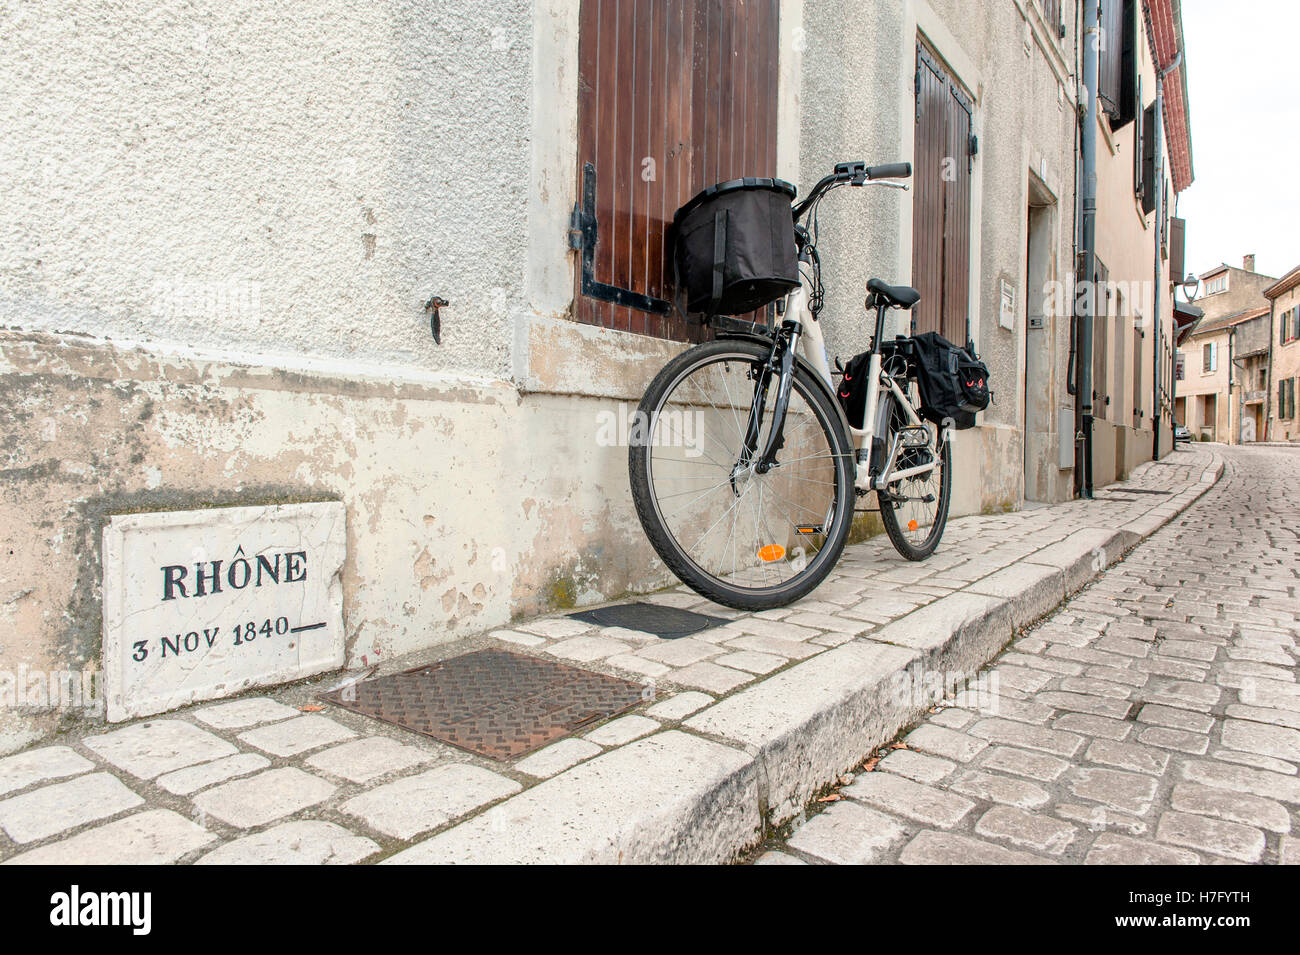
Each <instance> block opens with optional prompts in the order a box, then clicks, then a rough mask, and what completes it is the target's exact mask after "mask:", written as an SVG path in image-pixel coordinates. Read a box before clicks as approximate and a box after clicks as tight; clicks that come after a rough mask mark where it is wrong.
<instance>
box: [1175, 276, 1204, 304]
mask: <svg viewBox="0 0 1300 955" xmlns="http://www.w3.org/2000/svg"><path fill="white" fill-rule="evenodd" d="M1200 285H1201V280H1200V279H1199V278H1197V277H1196V276H1195V275H1194V274H1192V273H1191V272H1188V273H1187V278H1185V279H1183V282H1182V284H1181V285H1179V286H1178V287H1179V288H1181V289H1182V290H1183V294H1184V295H1185V296H1187V301H1189V302H1190V301H1191V300H1192V299H1194V298H1196V291H1197V289H1198V288H1200Z"/></svg>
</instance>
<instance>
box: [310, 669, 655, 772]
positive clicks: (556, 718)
mask: <svg viewBox="0 0 1300 955" xmlns="http://www.w3.org/2000/svg"><path fill="white" fill-rule="evenodd" d="M642 689H643V687H641V686H640V685H639V684H636V683H632V682H629V681H628V680H620V679H617V678H615V677H611V676H605V675H604V674H603V673H593V672H592V671H590V670H582V669H579V668H578V667H572V666H567V665H565V664H563V663H557V662H555V661H553V660H544V659H541V658H539V657H530V656H526V655H524V654H521V653H511V652H509V651H507V650H479V651H477V652H475V653H466V654H464V655H463V656H459V657H452V658H451V659H449V660H442V661H441V662H439V663H434V664H430V665H429V666H422V667H416V668H415V669H412V670H407V671H405V672H403V673H394V674H391V675H389V676H383V677H379V678H378V679H374V680H367V681H365V682H364V683H357V684H354V685H352V686H348V687H344V688H343V689H339V690H332V691H330V692H329V693H323V694H321V696H320V699H322V700H325V701H327V702H330V703H333V704H335V705H336V706H341V707H343V708H344V709H346V710H351V711H352V712H354V713H360V714H362V715H363V716H370V717H373V718H374V719H377V720H383V721H384V722H386V723H393V724H395V725H397V726H402V727H405V728H406V729H409V730H414V731H415V732H417V733H423V734H424V735H425V736H432V737H433V738H434V739H437V740H442V741H443V742H444V743H450V744H451V745H452V746H457V747H459V748H460V749H465V750H469V751H470V752H471V753H478V754H479V755H480V756H486V757H488V758H489V759H497V760H505V759H512V758H514V757H516V756H522V755H524V754H525V753H529V752H532V751H533V750H535V749H538V748H539V747H541V746H544V745H546V744H547V743H549V742H551V741H552V740H555V739H558V738H559V737H561V736H567V735H568V734H569V733H572V732H573V731H574V730H577V729H580V728H581V727H583V726H585V725H587V724H588V723H594V722H595V721H597V720H600V719H604V718H605V717H607V716H613V715H614V714H616V713H621V712H623V711H624V710H627V709H631V708H632V707H633V706H636V704H637V703H639V702H641V693H642Z"/></svg>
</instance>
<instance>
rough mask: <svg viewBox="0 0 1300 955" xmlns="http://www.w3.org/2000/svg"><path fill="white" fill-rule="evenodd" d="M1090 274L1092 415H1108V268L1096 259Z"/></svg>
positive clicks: (1104, 416) (1098, 416) (1100, 416)
mask: <svg viewBox="0 0 1300 955" xmlns="http://www.w3.org/2000/svg"><path fill="white" fill-rule="evenodd" d="M1096 262H1097V271H1096V273H1095V274H1094V275H1093V281H1094V285H1093V297H1092V303H1093V304H1092V312H1093V321H1092V414H1093V417H1095V418H1106V417H1109V415H1108V414H1107V410H1106V406H1107V405H1108V404H1109V403H1110V402H1109V400H1108V397H1107V396H1108V395H1109V394H1110V388H1109V381H1108V380H1107V375H1108V374H1109V372H1110V363H1109V361H1108V360H1107V357H1108V350H1107V347H1106V344H1107V338H1108V337H1109V335H1110V291H1109V289H1110V270H1109V269H1107V268H1106V266H1105V265H1104V264H1103V263H1102V261H1101V259H1097V260H1096Z"/></svg>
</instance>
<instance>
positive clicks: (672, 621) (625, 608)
mask: <svg viewBox="0 0 1300 955" xmlns="http://www.w3.org/2000/svg"><path fill="white" fill-rule="evenodd" d="M569 616H570V617H572V618H573V619H574V620H581V621H582V622H583V623H594V624H595V625H596V626H598V627H622V628H623V629H625V630H640V631H642V632H644V633H653V634H654V635H655V636H657V637H663V638H665V639H667V640H672V639H675V638H677V637H686V636H689V635H691V634H692V633H699V632H700V631H701V630H708V629H709V628H710V627H716V626H718V624H721V623H730V622H731V621H730V620H728V619H727V618H725V617H711V616H709V615H708V614H703V613H695V611H693V610H679V609H678V608H677V607H661V606H660V605H659V604H647V603H630V604H616V605H614V606H612V607H597V608H596V609H594V610H583V611H581V612H579V613H571V614H569Z"/></svg>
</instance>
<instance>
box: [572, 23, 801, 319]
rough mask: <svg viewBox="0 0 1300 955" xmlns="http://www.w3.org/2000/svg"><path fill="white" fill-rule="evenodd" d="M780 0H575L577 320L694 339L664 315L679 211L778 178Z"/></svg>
mask: <svg viewBox="0 0 1300 955" xmlns="http://www.w3.org/2000/svg"><path fill="white" fill-rule="evenodd" d="M777 21H778V0H682V2H679V3H667V2H664V0H582V2H581V6H580V8H579V14H578V31H579V33H578V59H579V66H578V169H577V172H578V195H579V196H580V197H581V202H580V208H579V210H578V212H579V216H580V219H581V221H582V223H583V227H582V230H581V235H582V238H581V240H580V241H581V245H582V248H581V250H580V256H581V259H580V267H579V268H578V269H577V273H578V274H577V277H576V284H577V287H576V289H575V292H576V295H575V302H574V313H575V316H576V318H577V319H578V320H579V321H582V322H586V323H588V324H593V325H601V326H604V327H606V328H615V329H619V330H622V331H630V332H637V333H640V334H646V335H654V336H658V337H663V338H679V339H680V338H687V337H694V338H698V337H700V334H701V333H700V332H699V330H698V329H691V328H689V327H688V326H687V325H686V323H685V322H683V321H681V320H680V319H679V318H676V317H674V316H672V315H671V314H670V305H669V301H670V300H671V298H672V295H673V290H672V287H671V286H672V272H673V270H672V259H671V249H669V248H668V247H667V242H666V233H667V228H668V226H669V225H670V224H671V222H672V217H673V213H674V212H675V211H676V210H677V208H678V207H679V206H680V205H682V204H683V203H685V202H686V201H687V200H688V199H690V198H691V197H692V196H694V195H695V194H696V193H698V192H699V191H700V190H701V189H703V188H704V187H705V186H709V185H712V184H713V183H716V182H722V181H725V180H728V179H737V178H740V177H742V176H775V175H776V102H777V58H778V52H779V51H778V45H779V35H778V24H777Z"/></svg>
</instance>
